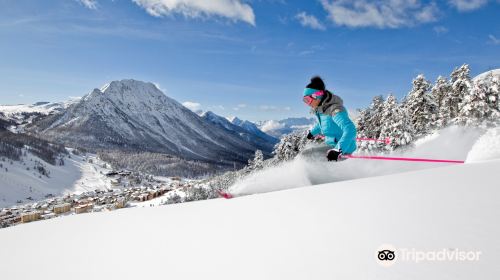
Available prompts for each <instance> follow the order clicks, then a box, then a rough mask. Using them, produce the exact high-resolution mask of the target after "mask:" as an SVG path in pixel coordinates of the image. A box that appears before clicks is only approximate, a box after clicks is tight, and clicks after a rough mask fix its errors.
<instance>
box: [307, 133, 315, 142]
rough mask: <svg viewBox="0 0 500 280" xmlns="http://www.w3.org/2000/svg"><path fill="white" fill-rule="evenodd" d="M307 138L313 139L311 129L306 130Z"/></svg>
mask: <svg viewBox="0 0 500 280" xmlns="http://www.w3.org/2000/svg"><path fill="white" fill-rule="evenodd" d="M306 137H307V139H309V140H313V139H314V135H312V133H311V131H309V132H307V136H306Z"/></svg>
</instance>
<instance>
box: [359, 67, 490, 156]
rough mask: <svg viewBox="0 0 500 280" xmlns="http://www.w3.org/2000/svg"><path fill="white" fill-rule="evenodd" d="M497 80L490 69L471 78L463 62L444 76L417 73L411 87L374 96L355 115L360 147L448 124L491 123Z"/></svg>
mask: <svg viewBox="0 0 500 280" xmlns="http://www.w3.org/2000/svg"><path fill="white" fill-rule="evenodd" d="M499 89H500V80H499V79H498V77H495V76H493V75H492V74H490V75H488V77H486V79H482V80H479V81H477V82H476V81H473V80H472V79H471V77H470V68H469V65H467V64H464V65H462V66H461V67H457V68H455V69H454V70H453V72H452V73H451V75H450V77H449V78H445V77H442V76H439V77H438V78H437V80H436V82H435V83H434V84H431V82H429V81H428V80H426V79H425V77H424V75H422V74H420V75H418V76H417V77H416V78H415V79H414V80H413V87H412V89H411V91H410V92H409V93H408V94H407V95H406V97H404V98H403V100H402V101H401V102H398V100H397V98H396V97H395V96H394V95H392V94H389V96H388V97H387V98H386V99H385V100H384V99H383V97H382V96H381V95H379V96H375V97H374V98H373V100H372V102H371V104H370V106H369V107H368V108H366V109H362V110H359V117H358V118H357V120H356V125H357V128H358V137H360V138H373V139H379V140H383V141H380V142H376V143H375V142H374V141H372V142H370V141H363V142H358V143H359V149H360V150H372V149H377V148H383V149H386V150H394V149H395V148H398V147H401V146H405V145H408V144H410V143H412V142H413V141H414V140H415V139H417V138H419V137H422V136H424V135H427V134H429V133H431V132H432V131H434V130H435V129H440V128H444V127H446V126H449V125H453V124H456V125H465V126H486V127H487V126H494V125H498V124H500V122H499V117H500V103H499V98H500V93H499Z"/></svg>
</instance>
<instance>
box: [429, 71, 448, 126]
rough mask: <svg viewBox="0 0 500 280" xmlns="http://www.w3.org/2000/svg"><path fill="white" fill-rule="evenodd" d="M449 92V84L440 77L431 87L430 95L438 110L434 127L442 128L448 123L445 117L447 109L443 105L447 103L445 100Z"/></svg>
mask: <svg viewBox="0 0 500 280" xmlns="http://www.w3.org/2000/svg"><path fill="white" fill-rule="evenodd" d="M451 90H452V87H451V84H450V82H449V81H448V80H447V79H446V78H444V77H442V76H439V77H438V78H437V80H436V83H435V84H434V86H433V87H432V90H431V94H432V96H433V98H434V100H435V101H436V106H437V110H438V116H437V120H436V124H435V126H436V127H444V126H446V124H447V123H448V120H447V116H448V115H449V114H448V113H447V107H446V106H445V104H447V103H449V102H448V101H447V99H448V98H449V96H450V94H451Z"/></svg>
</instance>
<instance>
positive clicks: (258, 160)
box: [248, 150, 264, 170]
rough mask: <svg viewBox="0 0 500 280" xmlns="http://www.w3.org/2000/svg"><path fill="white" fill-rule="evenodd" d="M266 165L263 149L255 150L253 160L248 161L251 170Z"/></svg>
mask: <svg viewBox="0 0 500 280" xmlns="http://www.w3.org/2000/svg"><path fill="white" fill-rule="evenodd" d="M263 167H264V154H263V153H262V151H261V150H257V151H255V157H254V158H253V160H249V161H248V168H249V169H250V170H259V169H262V168H263Z"/></svg>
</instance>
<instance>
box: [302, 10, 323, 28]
mask: <svg viewBox="0 0 500 280" xmlns="http://www.w3.org/2000/svg"><path fill="white" fill-rule="evenodd" d="M295 18H296V19H297V20H298V21H299V22H300V24H301V25H302V26H305V27H310V28H312V29H317V30H326V27H325V26H324V25H323V24H322V23H321V22H319V20H318V19H317V18H316V17H315V16H313V15H308V14H307V13H306V12H300V13H298V14H297V15H296V16H295Z"/></svg>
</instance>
